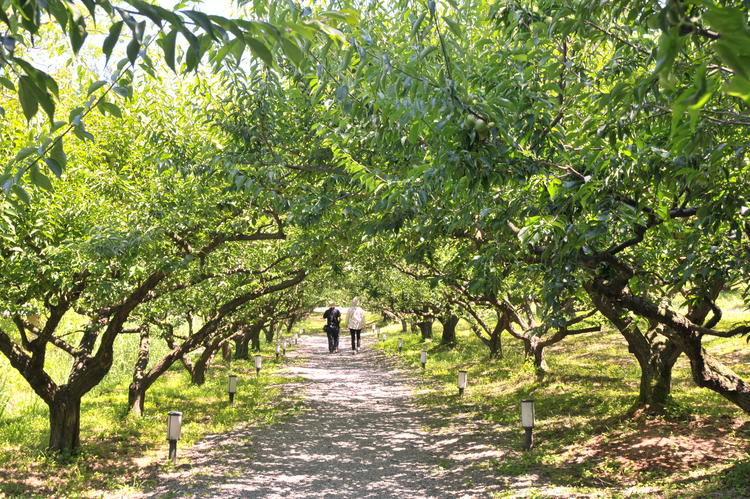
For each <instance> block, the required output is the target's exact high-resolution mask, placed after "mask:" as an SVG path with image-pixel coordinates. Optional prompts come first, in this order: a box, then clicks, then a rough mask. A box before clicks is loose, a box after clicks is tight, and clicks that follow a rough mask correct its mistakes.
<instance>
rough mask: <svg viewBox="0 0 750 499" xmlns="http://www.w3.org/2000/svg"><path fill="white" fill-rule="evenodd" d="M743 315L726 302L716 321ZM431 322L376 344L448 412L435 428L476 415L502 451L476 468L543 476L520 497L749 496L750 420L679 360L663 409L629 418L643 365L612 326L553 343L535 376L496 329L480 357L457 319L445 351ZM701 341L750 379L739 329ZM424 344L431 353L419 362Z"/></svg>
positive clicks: (422, 396) (427, 401) (393, 328)
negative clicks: (495, 338) (495, 346)
mask: <svg viewBox="0 0 750 499" xmlns="http://www.w3.org/2000/svg"><path fill="white" fill-rule="evenodd" d="M746 319H747V316H746V315H745V314H742V313H741V312H739V311H737V310H732V311H731V313H729V314H727V315H726V316H725V318H724V321H726V323H725V324H722V325H721V326H727V325H729V323H730V322H737V321H740V320H746ZM435 326H436V328H435V338H434V339H432V340H426V341H422V339H421V337H420V336H419V335H418V334H410V333H404V334H401V333H400V329H401V328H400V325H389V326H387V327H383V329H382V331H383V332H385V333H387V338H388V339H387V340H386V341H384V342H382V341H381V342H379V343H378V348H380V349H381V350H383V351H384V352H385V353H387V354H388V355H389V356H391V357H392V358H393V359H395V360H396V362H397V363H398V364H399V365H400V366H401V367H403V368H405V369H406V370H407V371H410V372H411V373H412V374H413V376H414V377H415V378H417V379H418V380H419V381H420V383H419V389H418V390H417V393H416V398H417V400H418V402H419V403H421V404H423V405H424V406H426V407H430V408H433V409H437V410H438V411H439V412H440V413H442V414H443V415H445V414H452V416H453V417H441V418H436V420H435V421H434V423H433V424H432V427H431V429H432V430H433V431H441V428H442V427H445V426H449V425H455V424H456V422H457V421H462V422H465V421H472V422H475V421H481V424H482V425H484V426H486V428H487V431H488V432H491V433H492V439H493V440H494V441H496V442H497V446H498V447H499V448H501V449H502V450H503V453H504V458H503V459H496V458H492V459H487V460H485V461H482V462H479V463H476V465H477V466H479V467H481V468H482V469H485V470H487V471H488V472H492V473H494V474H495V475H497V476H498V477H508V478H509V479H512V478H513V477H518V476H522V475H531V474H535V475H538V476H540V477H542V479H543V481H544V483H546V484H548V485H547V487H546V488H545V487H541V488H538V489H528V490H525V491H524V495H528V496H539V497H550V496H558V495H560V494H586V495H589V494H591V495H595V494H604V495H605V496H618V497H619V496H631V495H635V496H639V495H641V496H644V497H645V496H651V495H653V494H658V495H664V496H667V497H703V496H705V495H719V496H735V497H736V496H749V497H750V475H749V474H748V473H747V472H748V471H750V458H749V456H748V450H750V418H748V416H747V415H746V414H744V413H743V412H742V411H741V410H740V409H738V408H736V406H734V405H733V404H731V403H729V402H728V401H726V400H725V399H724V398H722V397H720V396H719V395H718V394H716V393H714V392H711V391H709V390H706V389H702V388H699V387H697V386H696V385H695V384H694V383H693V381H692V379H691V377H690V370H689V365H688V363H687V361H686V360H685V359H684V357H683V358H681V359H680V360H679V361H678V363H677V365H676V366H675V369H674V377H673V380H674V381H673V393H672V400H671V401H670V404H669V407H668V412H667V414H666V415H665V416H662V417H658V418H656V417H650V416H646V415H644V414H639V413H636V414H635V416H630V415H629V414H632V411H631V409H632V407H633V404H634V402H635V400H636V397H637V395H638V383H639V373H640V372H639V368H638V364H637V362H636V361H635V359H634V358H633V357H632V355H631V354H629V353H628V351H627V345H626V344H625V342H624V340H623V339H622V337H621V336H620V335H619V334H618V333H615V332H613V331H603V332H600V333H596V334H591V335H584V336H578V337H571V338H568V339H566V340H565V341H563V342H562V343H560V344H558V345H555V346H554V347H553V348H550V349H549V351H548V352H547V362H548V364H549V369H550V372H549V373H548V374H547V375H546V376H544V377H543V378H541V379H540V378H538V377H537V376H536V373H535V371H534V369H533V367H532V366H531V365H530V362H526V361H525V358H524V355H523V350H522V345H521V344H520V342H517V341H516V340H514V339H513V338H510V337H509V336H507V335H506V336H504V341H505V344H504V345H503V348H504V357H503V358H502V359H498V360H489V359H488V349H487V348H486V347H485V346H484V345H483V344H482V343H481V342H479V340H478V339H477V338H476V337H475V336H474V335H473V333H471V332H470V331H469V330H468V329H467V325H466V324H464V323H463V322H462V323H460V325H459V331H458V336H459V341H458V344H457V346H456V347H455V348H452V349H448V348H445V347H441V346H440V345H439V337H440V334H441V329H440V326H439V324H438V323H436V324H435ZM721 326H720V327H721ZM399 337H400V338H402V339H403V344H404V348H403V352H402V353H399V352H398V346H397V345H398V338H399ZM706 343H707V349H708V350H709V351H710V352H711V353H713V354H714V355H716V356H718V357H719V358H722V359H723V360H725V361H726V362H727V363H728V365H730V366H732V367H733V368H734V369H735V370H736V372H737V373H738V374H740V375H742V376H744V377H745V379H747V377H750V364H748V363H747V362H746V359H747V357H746V353H745V352H746V351H747V345H746V343H745V340H744V339H743V338H734V339H724V338H714V339H711V340H709V341H707V342H706ZM422 349H425V350H427V351H428V361H427V368H426V370H424V371H422V369H421V365H420V362H419V354H420V351H421V350H422ZM459 369H464V370H467V371H468V373H469V386H468V388H467V390H466V393H465V395H464V396H463V397H461V398H459V397H458V390H457V387H456V377H457V372H458V370H459ZM524 398H534V399H535V406H536V418H537V422H536V428H535V430H534V436H535V441H536V447H535V448H534V449H532V450H531V451H528V452H524V451H522V450H521V445H522V439H523V430H522V429H521V428H520V401H521V400H522V399H524ZM443 465H444V466H447V464H445V463H443ZM560 487H562V489H560ZM561 490H562V491H565V492H561ZM501 496H502V495H501Z"/></svg>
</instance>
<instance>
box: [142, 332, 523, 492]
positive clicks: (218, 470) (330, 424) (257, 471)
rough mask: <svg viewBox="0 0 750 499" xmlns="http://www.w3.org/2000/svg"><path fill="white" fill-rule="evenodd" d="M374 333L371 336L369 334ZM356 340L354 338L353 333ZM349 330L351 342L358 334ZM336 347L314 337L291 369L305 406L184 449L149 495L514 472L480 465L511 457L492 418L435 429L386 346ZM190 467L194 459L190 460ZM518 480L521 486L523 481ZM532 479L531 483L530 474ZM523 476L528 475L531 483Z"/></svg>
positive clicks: (432, 488) (367, 485) (433, 487)
mask: <svg viewBox="0 0 750 499" xmlns="http://www.w3.org/2000/svg"><path fill="white" fill-rule="evenodd" d="M369 339H370V338H363V340H369ZM345 340H346V341H345ZM348 340H349V338H348V335H346V336H345V335H342V345H346V344H347V343H348ZM364 346H365V348H364V349H363V350H362V351H361V352H360V353H358V354H356V355H353V354H352V353H351V351H348V350H342V353H339V354H333V355H331V354H328V352H327V347H326V343H325V338H324V337H322V336H321V337H305V338H304V339H303V340H302V341H301V344H300V345H299V348H298V350H297V351H296V352H295V354H296V355H297V356H298V357H301V359H302V360H303V361H302V362H298V365H297V366H292V367H290V368H288V370H287V371H288V375H289V376H294V377H302V378H304V379H305V382H304V383H291V384H289V385H285V389H286V390H289V391H291V390H296V389H299V388H302V389H303V390H304V394H305V395H304V406H305V409H304V410H303V411H302V412H301V413H299V414H297V415H295V416H293V417H292V418H290V420H289V421H287V422H285V423H281V424H279V425H276V426H273V427H267V428H258V427H252V426H249V427H247V428H244V429H241V430H239V431H236V432H233V433H232V434H231V435H214V436H210V437H208V438H206V439H204V440H203V441H201V442H200V443H199V444H197V445H196V446H194V447H193V448H192V449H188V450H186V451H184V452H183V453H181V459H183V460H187V461H188V462H189V463H190V464H189V465H187V466H179V467H178V468H177V470H175V471H173V472H171V473H166V472H164V473H162V474H161V475H160V476H159V477H158V479H157V486H156V487H155V488H154V489H153V490H152V491H151V492H149V493H147V494H144V495H143V496H142V497H163V496H179V497H185V496H196V497H270V498H282V497H284V498H288V497H295V498H296V497H357V498H365V497H407V498H416V497H487V496H489V495H490V493H491V492H490V491H491V490H496V491H499V490H503V489H504V490H506V492H507V489H505V487H508V484H507V482H506V483H505V485H504V486H503V484H502V482H500V481H498V480H494V481H493V479H492V477H490V476H488V475H492V473H489V472H487V470H481V469H480V467H478V466H472V463H474V462H477V461H486V460H487V459H490V458H493V457H495V458H501V457H502V455H501V452H500V451H498V450H497V449H495V448H493V446H491V445H488V444H487V443H486V442H487V440H489V438H488V435H487V431H486V430H487V428H486V427H484V428H483V427H478V428H476V429H475V431H470V432H465V431H462V432H460V433H459V432H458V431H455V430H453V431H441V432H440V433H439V434H437V433H428V432H426V431H425V430H424V429H423V428H424V426H425V424H426V423H427V422H428V420H429V418H431V417H435V415H434V414H433V415H430V414H428V413H427V412H426V411H425V409H424V408H420V407H417V406H416V405H415V404H414V403H413V401H412V391H413V388H414V385H413V382H412V381H410V380H409V379H408V377H407V376H405V375H404V374H403V373H400V372H399V371H398V370H396V369H394V368H392V367H388V366H387V365H386V363H385V361H384V358H383V356H382V355H381V354H380V353H378V352H377V351H375V350H373V349H371V348H368V345H367V342H366V341H365V342H364ZM185 468H187V469H185ZM514 485H515V486H511V488H512V489H516V490H518V489H517V487H518V485H521V484H514ZM525 485H527V486H528V484H525ZM522 487H523V485H521V488H522Z"/></svg>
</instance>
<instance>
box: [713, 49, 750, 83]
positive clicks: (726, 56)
mask: <svg viewBox="0 0 750 499" xmlns="http://www.w3.org/2000/svg"><path fill="white" fill-rule="evenodd" d="M714 48H715V49H716V52H717V53H718V54H719V56H720V57H721V58H722V59H723V60H724V62H725V63H726V64H727V65H728V66H729V67H730V68H732V70H733V71H734V72H735V73H736V74H737V75H738V76H741V77H742V78H745V79H746V80H750V57H743V56H741V55H739V54H738V53H737V51H736V50H735V49H734V48H733V47H731V46H730V45H729V44H728V43H725V42H724V40H719V41H718V42H716V43H715V44H714Z"/></svg>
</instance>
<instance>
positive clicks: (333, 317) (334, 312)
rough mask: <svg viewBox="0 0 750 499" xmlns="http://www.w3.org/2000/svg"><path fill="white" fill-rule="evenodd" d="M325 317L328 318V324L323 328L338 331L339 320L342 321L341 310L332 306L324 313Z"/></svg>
mask: <svg viewBox="0 0 750 499" xmlns="http://www.w3.org/2000/svg"><path fill="white" fill-rule="evenodd" d="M323 318H324V319H326V325H325V327H324V328H323V329H325V330H326V331H327V330H329V329H330V330H333V331H338V330H339V322H340V321H341V312H339V310H338V309H337V308H336V307H331V308H329V309H328V310H326V311H325V312H324V313H323Z"/></svg>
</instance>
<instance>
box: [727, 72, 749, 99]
mask: <svg viewBox="0 0 750 499" xmlns="http://www.w3.org/2000/svg"><path fill="white" fill-rule="evenodd" d="M726 91H727V94H729V95H733V96H735V97H739V98H740V99H742V100H744V101H745V102H747V103H748V104H750V80H748V79H746V78H743V77H741V76H735V77H734V78H732V81H730V82H729V85H727V86H726Z"/></svg>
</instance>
